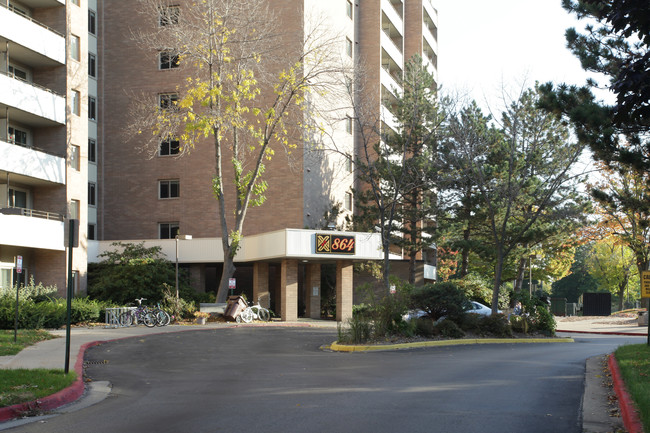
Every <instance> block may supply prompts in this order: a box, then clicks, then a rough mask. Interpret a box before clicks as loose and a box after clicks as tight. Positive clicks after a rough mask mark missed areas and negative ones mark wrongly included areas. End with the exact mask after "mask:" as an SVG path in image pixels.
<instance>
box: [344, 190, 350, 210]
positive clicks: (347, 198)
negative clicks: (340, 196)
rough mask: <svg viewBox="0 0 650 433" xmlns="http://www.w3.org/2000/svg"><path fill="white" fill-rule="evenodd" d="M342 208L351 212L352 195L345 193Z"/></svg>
mask: <svg viewBox="0 0 650 433" xmlns="http://www.w3.org/2000/svg"><path fill="white" fill-rule="evenodd" d="M343 207H344V208H345V209H347V210H349V211H351V210H352V193H350V192H346V193H345V199H344V201H343Z"/></svg>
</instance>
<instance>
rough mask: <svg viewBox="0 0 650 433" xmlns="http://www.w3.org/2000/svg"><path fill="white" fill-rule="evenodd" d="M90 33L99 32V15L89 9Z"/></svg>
mask: <svg viewBox="0 0 650 433" xmlns="http://www.w3.org/2000/svg"><path fill="white" fill-rule="evenodd" d="M88 33H90V34H91V35H96V34H97V15H95V11H91V10H89V11H88Z"/></svg>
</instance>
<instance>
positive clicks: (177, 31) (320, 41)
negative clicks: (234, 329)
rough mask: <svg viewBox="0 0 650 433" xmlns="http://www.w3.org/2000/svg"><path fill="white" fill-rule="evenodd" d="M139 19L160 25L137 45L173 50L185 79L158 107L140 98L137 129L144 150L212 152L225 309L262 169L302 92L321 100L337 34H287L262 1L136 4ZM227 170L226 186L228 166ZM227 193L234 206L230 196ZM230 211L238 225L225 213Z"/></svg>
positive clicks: (283, 139) (295, 126)
mask: <svg viewBox="0 0 650 433" xmlns="http://www.w3.org/2000/svg"><path fill="white" fill-rule="evenodd" d="M139 2H140V4H141V6H142V12H143V13H146V14H149V15H151V14H157V15H158V16H159V17H160V25H159V26H157V27H155V28H151V29H141V30H138V31H135V32H134V39H135V40H136V41H137V42H139V43H140V44H141V45H143V46H146V47H148V48H150V49H153V50H157V51H159V52H169V53H172V54H171V55H170V56H171V57H170V58H171V59H172V60H173V62H174V64H175V66H178V67H179V68H181V69H182V70H183V71H184V72H185V73H187V78H186V81H185V84H184V85H182V86H180V87H179V88H178V89H177V91H178V97H177V98H175V99H173V100H171V101H169V103H168V104H161V103H160V102H159V101H158V100H154V99H153V98H146V97H143V98H137V101H136V103H135V104H134V107H133V111H134V113H137V114H136V115H135V116H133V119H134V124H133V125H132V128H131V129H135V132H136V133H139V136H140V137H144V138H145V139H147V140H146V141H147V143H148V145H149V146H152V147H157V146H158V144H159V143H160V141H161V140H165V139H169V137H178V138H180V143H181V153H185V152H190V151H191V150H192V149H193V148H194V147H195V146H199V145H204V143H205V142H206V139H208V143H209V142H210V141H209V140H211V141H212V142H213V144H214V147H215V150H216V152H215V161H214V164H215V173H214V178H213V179H212V189H213V194H214V196H215V198H216V199H217V201H218V203H219V223H220V227H221V238H222V247H223V252H224V266H223V273H222V275H221V280H220V284H219V289H218V292H217V299H216V301H217V302H225V300H226V296H227V291H228V280H229V278H230V277H232V276H233V274H234V272H235V266H234V258H235V256H236V255H237V251H238V249H239V248H240V246H241V241H242V237H243V234H244V222H245V219H246V212H247V210H248V209H249V208H250V207H255V206H261V205H262V204H263V203H264V201H265V200H266V196H265V192H266V190H267V187H268V184H267V182H266V181H265V180H264V172H265V170H266V165H265V164H266V163H267V162H268V161H269V160H271V159H272V157H273V156H274V154H275V153H276V152H277V151H280V150H281V151H283V152H285V153H287V154H290V153H291V152H292V150H293V149H295V148H296V146H297V145H296V142H295V141H294V140H295V139H296V137H295V136H296V135H298V136H299V135H300V134H301V133H304V132H305V131H304V129H305V128H306V126H305V124H304V123H303V122H302V121H301V119H302V118H303V116H305V115H306V114H305V111H308V110H312V109H313V107H312V106H311V105H310V104H308V95H309V94H310V93H312V92H315V93H318V94H319V95H325V94H326V92H327V91H328V90H329V87H330V86H331V85H332V83H333V82H334V81H336V80H337V79H338V78H337V77H338V76H339V74H340V72H341V70H342V67H341V65H340V63H339V62H337V61H336V59H335V58H334V57H333V56H332V55H331V53H332V52H334V51H335V50H333V47H335V44H337V43H342V41H343V40H339V38H337V37H336V36H328V35H326V34H325V33H324V32H322V31H321V29H320V28H319V27H318V26H315V27H314V29H313V30H308V29H307V30H305V29H304V28H301V29H300V34H296V35H292V36H293V38H291V39H290V40H292V41H301V42H296V43H295V44H293V46H287V45H286V44H284V43H283V41H286V40H287V39H288V37H289V35H287V34H280V33H279V31H278V30H277V21H276V19H275V18H274V15H273V12H272V10H271V9H270V7H269V5H270V2H268V1H264V0H247V1H241V0H200V1H189V0H188V1H182V2H180V4H179V5H177V6H169V5H168V4H167V2H164V1H161V0H140V1H139ZM227 164H231V166H232V173H233V175H232V179H231V178H230V177H229V176H226V175H225V173H226V172H228V170H227V169H226V165H227ZM228 188H233V190H232V192H233V193H232V196H234V208H230V207H231V206H233V205H232V203H231V202H230V201H229V200H228V199H227V195H229V193H227V192H226V191H227V189H228ZM233 214H234V219H233V218H232V217H231V215H233Z"/></svg>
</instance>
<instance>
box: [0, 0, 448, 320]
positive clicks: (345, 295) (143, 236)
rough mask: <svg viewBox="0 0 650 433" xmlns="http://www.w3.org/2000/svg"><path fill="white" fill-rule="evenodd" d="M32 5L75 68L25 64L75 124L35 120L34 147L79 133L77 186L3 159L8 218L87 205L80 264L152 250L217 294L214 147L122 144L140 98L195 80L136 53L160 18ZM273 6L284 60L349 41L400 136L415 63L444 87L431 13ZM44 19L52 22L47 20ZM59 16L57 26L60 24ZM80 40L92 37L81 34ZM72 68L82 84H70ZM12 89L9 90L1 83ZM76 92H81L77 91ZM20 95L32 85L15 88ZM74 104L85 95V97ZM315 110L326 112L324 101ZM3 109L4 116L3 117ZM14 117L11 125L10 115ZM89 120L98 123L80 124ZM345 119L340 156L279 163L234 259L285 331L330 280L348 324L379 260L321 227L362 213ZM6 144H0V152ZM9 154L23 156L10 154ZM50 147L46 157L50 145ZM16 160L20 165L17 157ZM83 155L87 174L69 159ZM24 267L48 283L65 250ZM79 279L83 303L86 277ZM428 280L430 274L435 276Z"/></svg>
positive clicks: (422, 7)
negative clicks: (395, 107)
mask: <svg viewBox="0 0 650 433" xmlns="http://www.w3.org/2000/svg"><path fill="white" fill-rule="evenodd" d="M86 1H88V3H86ZM9 3H10V4H12V2H11V1H10V2H9ZM22 3H24V4H29V3H33V5H32V6H33V8H32V9H33V15H34V17H36V16H37V15H43V16H45V15H47V16H48V20H50V21H46V24H48V25H49V23H50V22H52V23H57V25H58V27H55V28H57V29H58V31H59V33H62V34H64V35H67V38H68V46H69V50H68V51H69V52H68V54H67V56H68V58H65V57H61V58H58V57H57V58H53V59H50V58H47V56H45V60H38V61H36V60H30V59H32V58H33V57H34V56H24V62H26V63H27V64H28V65H31V66H32V67H33V70H34V73H33V74H32V76H33V77H34V81H35V82H36V81H37V77H39V78H38V80H40V81H39V84H40V83H42V82H45V76H46V77H47V79H48V80H49V79H53V77H55V76H58V77H59V78H58V80H59V82H58V83H57V85H56V86H55V87H54V88H55V89H57V90H59V91H61V92H64V93H66V92H67V93H68V99H67V100H68V116H67V118H66V117H62V116H60V117H59V119H60V118H65V119H67V120H65V121H63V120H56V119H55V120H47V121H45V120H41V119H38V120H29V119H27V120H25V122H27V123H28V124H29V123H30V122H31V123H32V127H33V128H32V129H33V136H34V138H36V136H37V135H38V134H40V132H41V131H42V132H43V133H45V132H47V133H48V134H53V133H57V134H59V135H63V136H64V135H65V132H68V141H69V142H68V143H64V142H63V141H62V140H58V141H57V143H58V144H57V146H58V147H57V148H56V151H58V152H59V156H58V158H59V159H55V161H56V162H57V164H59V166H61V165H62V164H64V165H65V167H61V168H60V171H63V172H66V173H67V175H66V176H61V177H60V178H56V179H53V180H52V179H49V178H48V179H42V178H41V177H43V175H40V177H39V176H37V177H36V178H33V179H32V178H28V176H27V177H26V176H25V175H23V174H22V173H18V172H16V173H15V174H14V172H12V171H11V170H14V171H16V169H13V168H10V169H9V170H8V171H9V172H10V174H9V175H5V174H4V173H5V172H3V171H2V170H5V171H7V168H6V167H3V164H5V161H4V160H3V159H2V158H0V200H2V202H3V203H5V202H6V203H7V206H6V207H12V208H13V207H27V208H29V207H31V208H35V209H38V208H43V209H42V210H46V211H52V212H57V213H59V214H60V215H61V219H62V218H63V217H64V216H66V215H68V213H69V212H68V209H67V208H66V206H68V207H70V206H69V203H74V204H75V206H77V205H78V208H79V211H78V212H79V214H78V217H79V218H80V219H81V225H82V227H83V230H82V235H81V247H80V248H79V250H83V251H84V252H83V253H81V254H78V257H80V259H79V260H85V259H86V256H85V249H86V248H87V250H88V260H91V261H92V260H96V258H97V255H98V254H99V253H101V252H102V251H104V250H106V249H107V248H110V243H111V242H113V241H117V240H120V241H127V242H142V241H144V242H145V243H146V244H147V245H159V246H161V247H162V248H163V252H164V253H165V254H166V255H167V257H168V258H169V259H170V260H172V261H174V260H176V259H177V258H178V261H179V263H180V264H181V266H182V267H183V268H185V269H188V270H189V272H190V275H191V279H192V284H193V286H195V288H196V289H197V290H199V291H212V290H216V288H217V285H218V279H219V276H220V274H221V267H222V265H221V263H222V262H223V255H222V254H223V253H222V251H221V243H220V237H221V236H222V233H220V226H219V224H218V204H217V202H216V200H215V198H214V196H213V194H212V185H211V179H212V177H213V174H214V171H215V167H214V156H215V155H214V146H210V145H206V146H197V147H196V148H194V149H192V151H191V152H190V153H189V154H186V155H183V156H182V157H178V144H177V143H174V142H167V143H161V146H160V148H159V149H158V151H157V152H155V154H152V153H148V152H145V151H143V149H142V146H141V145H139V143H138V142H137V140H136V141H134V140H133V139H130V138H128V137H127V136H126V134H125V133H124V130H125V126H126V125H127V124H129V123H130V120H131V119H130V114H129V107H130V106H131V104H132V102H133V98H135V97H136V95H149V96H152V95H153V96H155V95H158V97H159V98H162V99H164V98H166V97H168V96H167V95H171V94H173V93H174V92H175V91H176V89H177V87H178V86H179V85H180V84H182V83H183V81H184V79H185V78H186V76H187V75H186V73H185V72H184V70H183V68H182V67H179V68H177V67H175V66H176V65H175V64H174V61H173V59H170V58H169V57H168V56H165V55H161V53H160V52H157V51H155V50H151V49H147V48H145V47H143V46H141V45H139V44H136V43H135V42H134V40H133V37H132V35H133V33H134V31H137V30H138V29H142V28H146V27H147V26H149V27H154V28H155V27H156V26H159V25H161V24H160V17H158V16H154V15H155V14H152V16H147V15H145V14H142V13H138V11H136V9H137V5H136V2H134V1H133V0H110V1H104V0H68V2H67V4H68V5H67V6H66V5H65V2H63V0H22ZM76 3H80V5H79V6H77V5H76ZM189 3H190V2H189V1H187V0H178V1H175V2H170V3H169V6H170V7H172V8H178V11H179V14H180V16H181V17H182V14H183V8H184V7H187V5H188V4H189ZM16 4H18V3H16ZM269 5H270V6H271V8H272V9H273V12H274V15H275V18H274V19H275V21H276V25H277V28H278V30H281V32H282V34H283V35H285V36H284V40H283V44H285V45H286V47H287V49H295V48H297V47H299V45H298V44H299V43H300V41H302V40H303V38H304V36H305V35H304V34H303V33H301V32H303V29H304V28H307V27H308V25H307V23H308V21H309V20H312V19H314V17H318V20H321V21H323V22H324V23H325V25H326V26H327V27H329V28H331V29H332V30H334V31H335V32H336V33H337V34H339V35H340V36H339V37H340V44H339V48H338V49H339V51H340V53H339V55H340V57H341V58H342V59H346V60H348V61H349V62H350V63H351V64H353V63H355V62H360V63H362V64H363V65H364V77H365V78H364V80H365V81H366V83H365V85H364V88H365V89H367V91H368V92H372V93H374V96H375V98H374V99H375V100H376V101H378V102H377V106H376V107H374V109H375V110H376V112H377V113H380V114H381V116H382V119H383V122H384V123H385V124H386V127H391V124H392V121H391V113H390V108H389V107H390V100H391V98H394V97H395V96H396V95H395V93H394V92H395V89H397V92H399V85H398V84H397V83H398V81H397V79H398V78H399V77H400V76H401V75H402V73H403V70H404V65H405V62H406V61H408V59H409V58H410V57H411V56H412V55H414V54H420V55H421V56H422V57H423V59H424V60H425V63H427V65H428V67H429V70H430V71H433V72H434V74H436V67H437V30H436V22H437V12H436V10H435V9H434V7H433V5H432V3H431V0H356V1H352V0H327V1H324V0H272V1H270V2H269ZM40 8H44V10H43V13H40ZM75 8H78V10H77V9H75ZM3 10H4V12H3ZM45 12H47V13H45ZM8 13H14V14H15V12H14V11H11V10H5V9H2V8H0V23H2V20H3V19H4V18H3V15H2V14H5V15H6V14H8ZM53 13H55V15H57V18H56V19H55V18H51V17H50V15H51V14H53ZM78 14H83V17H81V16H77V15H78ZM86 16H87V18H86ZM66 17H67V22H68V23H70V24H68V25H67V26H65V25H63V23H65V22H66V21H65V20H63V18H66ZM15 19H16V18H15V17H12V20H15ZM57 20H58V21H57ZM61 21H63V23H62V22H61ZM76 27H79V29H77V28H76ZM81 27H83V29H84V30H85V29H86V28H87V31H81ZM3 31H4V26H0V36H1V37H5V38H7V37H6V36H5V35H4V34H3V33H2V32H3ZM41 32H42V31H41ZM49 37H50V38H53V39H56V38H57V37H58V38H63V36H49ZM77 37H78V38H79V41H78V42H77V39H75V38H77ZM73 42H74V43H75V44H77V43H78V44H80V45H79V46H77V48H78V49H79V52H80V53H81V60H80V61H79V62H78V63H79V65H77V63H75V62H77V61H76V60H70V59H69V56H70V51H71V50H70V44H71V43H73ZM58 43H59V45H61V44H62V42H61V41H59V42H58ZM0 48H1V47H0ZM10 49H11V47H10ZM86 54H87V55H86ZM29 62H32V63H31V64H30V63H29ZM9 65H11V62H10V63H9ZM73 67H77V69H78V70H76V72H73V71H72V70H71V69H72V68H73ZM57 68H58V70H59V71H60V72H59V73H58V74H49V73H48V74H42V75H44V76H43V77H41V76H40V74H39V72H40V71H41V70H42V71H43V72H45V71H50V70H57ZM84 68H87V69H88V74H83V73H81V72H80V71H81V69H84ZM6 70H7V68H6V65H5V69H4V71H6ZM66 72H67V74H66ZM66 77H67V80H66ZM2 79H6V77H5V78H3V77H2V76H1V75H0V80H2ZM76 79H79V80H81V81H80V82H78V83H77V82H76V81H75V80H76ZM14 81H15V82H16V83H14ZM12 84H14V85H18V84H20V85H22V84H23V83H22V82H20V80H15V79H14V80H13V81H12ZM47 84H49V83H47ZM2 88H3V87H1V86H0V104H5V102H4V101H3V100H2V99H1V98H2V94H3V93H4V91H3V90H2ZM75 91H79V95H77V94H76V93H74V92H75ZM75 98H80V99H78V100H80V101H81V104H80V109H79V110H77V109H76V108H75V106H73V104H74V102H73V101H75V100H77V99H75ZM162 99H161V100H162ZM379 101H383V103H382V102H379ZM59 103H60V102H59ZM314 103H315V104H319V103H320V101H319V100H318V98H317V97H316V98H315V101H314ZM71 104H72V105H71ZM0 107H2V110H0V116H2V115H3V113H4V107H5V105H0ZM75 110H77V111H78V112H79V113H80V115H79V116H78V117H79V119H77V118H76V117H75V116H76V114H74V113H75ZM339 110H343V111H344V109H339ZM9 113H10V116H11V113H12V110H11V109H10V110H9ZM71 113H72V114H71ZM86 115H88V118H89V121H88V122H81V121H80V120H81V119H85V116H86ZM347 115H351V113H348V114H347ZM340 117H341V119H342V121H341V122H338V123H336V124H334V125H333V126H332V129H331V131H329V134H328V136H329V139H330V140H332V141H333V142H334V143H335V144H336V147H337V149H339V150H340V151H341V152H340V153H338V154H336V153H332V154H327V155H324V154H319V155H316V156H315V155H314V153H313V152H308V151H306V149H307V147H308V146H307V145H306V143H302V144H301V143H299V145H298V149H296V151H295V152H293V153H292V155H291V157H290V158H287V157H285V156H284V155H276V157H275V158H274V159H273V160H272V161H271V162H269V163H268V164H267V169H266V173H265V176H264V177H265V179H266V181H267V182H268V185H269V188H268V190H267V192H266V196H267V200H266V203H264V205H263V206H261V207H258V208H253V209H250V210H249V212H248V215H247V218H246V223H245V226H244V242H243V246H242V248H241V250H240V251H239V253H238V255H237V259H236V264H237V268H238V270H237V274H236V275H235V277H236V292H237V293H238V292H240V291H242V290H243V291H245V292H246V293H248V295H249V298H250V297H251V296H252V297H253V299H257V298H258V297H261V298H262V301H263V302H264V303H267V304H271V305H272V306H273V307H274V309H275V311H276V312H277V313H279V314H280V315H281V317H282V318H283V319H285V320H292V319H294V318H296V317H297V316H298V315H302V314H305V315H307V316H311V317H318V316H319V314H320V304H321V302H323V296H324V294H323V293H322V292H323V291H322V290H321V280H322V279H324V278H323V276H324V274H326V273H331V274H332V275H333V276H335V279H336V293H335V298H336V305H337V318H338V319H340V320H342V319H344V318H346V317H349V315H350V314H351V308H352V284H353V273H352V263H353V262H354V261H355V260H369V259H379V258H380V251H379V240H378V239H377V236H376V235H369V234H366V233H351V232H339V231H332V230H324V228H325V227H326V226H327V221H326V220H325V219H324V214H325V213H326V212H327V211H329V210H331V209H332V206H333V205H335V204H338V205H340V207H341V208H342V212H341V214H340V215H339V219H338V221H337V222H338V223H339V224H338V225H339V226H340V225H341V222H342V220H343V218H344V217H345V215H346V214H349V213H351V212H354V209H353V206H354V197H353V195H352V191H353V187H354V186H355V176H354V172H353V167H352V165H351V164H348V163H347V160H348V158H349V157H354V154H355V148H356V143H355V137H356V135H355V131H354V127H353V122H351V121H350V120H349V119H347V118H346V113H345V112H342V113H341V116H340ZM16 119H17V120H18V118H16ZM21 121H22V119H21ZM5 122H6V121H5ZM57 122H58V123H57ZM10 124H11V121H10ZM73 133H74V134H73ZM71 137H72V138H71ZM0 138H1V137H0ZM86 140H87V141H88V146H87V147H86V146H85V142H86ZM5 142H6V141H5ZM5 142H2V141H0V146H3V145H5ZM39 143H41V142H40V140H39ZM47 143H48V145H50V142H47ZM81 144H84V146H81ZM52 145H53V144H52ZM6 146H11V149H17V147H16V145H15V144H13V143H7V144H6ZM43 146H45V144H39V147H43ZM74 146H78V147H79V149H78V150H77V148H75V147H74ZM0 151H3V149H2V148H0ZM21 151H22V148H21ZM32 151H34V150H32ZM16 152H17V151H16V150H10V151H9V153H11V154H12V155H13V154H17V153H16ZM77 153H78V155H79V162H76V161H75V160H73V159H74V157H71V156H70V155H71V154H72V155H75V154H77ZM48 155H49V154H48ZM65 156H67V158H65ZM346 156H347V157H346ZM21 161H22V162H21ZM21 164H22V165H29V164H28V163H27V161H26V160H20V161H17V162H16V163H14V165H15V166H21ZM77 166H78V167H79V169H78V170H77V169H76V167H77ZM6 179H9V182H10V183H9V182H8V184H7V187H6V188H4V190H5V194H8V191H11V190H12V187H11V185H18V183H19V182H22V183H21V185H25V184H26V183H27V184H29V183H31V184H32V185H31V190H32V191H33V193H32V196H33V201H31V202H29V203H28V205H27V206H17V203H16V202H15V201H13V202H12V201H11V200H9V199H7V200H6V201H5V200H4V198H6V197H5V196H3V195H2V194H3V191H2V189H3V188H1V185H2V183H3V182H5V181H6ZM86 184H87V187H88V194H87V195H86V194H85V187H86ZM41 188H45V189H46V190H47V191H48V192H49V191H57V204H56V205H53V204H50V203H48V204H47V206H45V204H42V205H41V204H40V200H44V198H43V197H41V194H39V191H40V190H41ZM46 195H47V196H48V197H51V195H50V194H46ZM37 197H38V198H39V200H37ZM73 200H76V202H75V201H73ZM3 207H5V206H3ZM0 217H2V215H0ZM5 218H6V217H5ZM59 223H60V224H62V223H61V221H59V222H58V223H57V224H59ZM0 224H1V222H0ZM57 227H58V226H57ZM58 230H62V228H61V227H59V228H58ZM3 233H6V231H5V230H4V227H3V228H2V232H0V262H1V263H0V266H4V268H3V269H7V272H9V273H10V272H11V270H12V269H13V267H14V265H13V261H12V257H13V256H15V255H16V254H18V252H17V250H16V248H15V247H13V246H11V247H7V246H5V245H3V244H4V243H5V242H6V241H4V240H3V236H5V235H4V234H3ZM179 235H180V236H179ZM185 235H191V236H192V239H191V240H184V239H182V238H183V237H184V236H185ZM328 236H334V237H336V236H339V238H338V239H339V241H342V240H345V244H346V245H351V244H350V242H351V241H353V243H354V245H355V247H354V248H351V249H350V250H346V251H344V252H341V251H335V250H331V249H330V250H329V251H325V250H326V249H327V248H326V247H327V246H328V245H331V243H332V240H335V239H334V238H328ZM178 237H180V238H181V239H178ZM328 239H329V242H330V243H329V244H328V243H327V242H328V241H327V240H328ZM319 240H320V241H319ZM12 242H13V241H12ZM9 245H12V244H11V243H9ZM25 254H26V256H27V257H30V260H29V263H30V265H29V266H31V267H32V268H34V271H35V272H34V275H35V276H36V277H37V279H43V277H41V276H40V274H39V273H38V272H36V270H37V268H40V267H41V266H40V265H39V266H36V265H32V264H31V263H36V262H34V261H35V260H36V259H37V258H39V259H41V257H40V256H43V257H42V260H43V261H44V263H45V262H46V261H48V260H49V261H52V260H53V259H55V258H56V259H57V260H58V262H57V263H56V265H54V266H53V267H52V269H59V268H60V267H62V266H63V264H64V261H65V259H64V256H63V251H62V247H61V246H59V245H58V243H57V249H54V250H44V251H41V252H39V251H38V250H37V249H36V250H30V251H29V253H25ZM75 254H76V251H75ZM32 257H34V258H33V259H31V258H32ZM76 260H77V259H75V261H76ZM35 266H36V267H35ZM429 268H430V267H429ZM45 269H46V268H43V271H42V272H45ZM78 270H79V275H80V278H79V284H80V288H81V289H82V290H83V289H84V288H85V279H84V278H83V277H82V275H85V265H84V266H83V267H82V266H79V267H78ZM424 272H425V273H427V272H429V273H430V272H432V271H431V269H428V270H426V269H425V271H424ZM3 275H4V274H3ZM43 275H44V276H45V274H43ZM3 278H4V277H3ZM57 281H58V280H57ZM323 289H324V287H323Z"/></svg>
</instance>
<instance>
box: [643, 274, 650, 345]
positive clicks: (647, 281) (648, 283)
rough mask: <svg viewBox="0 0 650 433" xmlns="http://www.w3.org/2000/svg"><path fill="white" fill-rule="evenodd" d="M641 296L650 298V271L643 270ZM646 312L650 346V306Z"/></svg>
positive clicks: (649, 343)
mask: <svg viewBox="0 0 650 433" xmlns="http://www.w3.org/2000/svg"><path fill="white" fill-rule="evenodd" d="M641 297H642V298H650V271H641ZM645 314H646V320H647V322H648V341H647V344H648V346H650V308H648V310H647V311H646V313H645Z"/></svg>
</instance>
